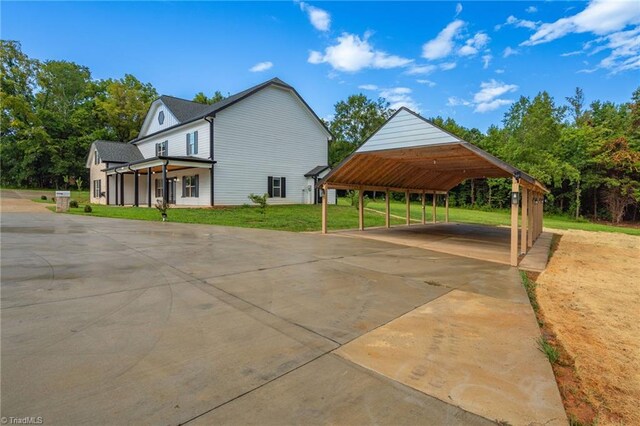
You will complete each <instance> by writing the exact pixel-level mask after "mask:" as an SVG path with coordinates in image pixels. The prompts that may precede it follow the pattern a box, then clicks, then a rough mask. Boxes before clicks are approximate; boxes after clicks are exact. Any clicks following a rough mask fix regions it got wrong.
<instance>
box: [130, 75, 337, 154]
mask: <svg viewBox="0 0 640 426" xmlns="http://www.w3.org/2000/svg"><path fill="white" fill-rule="evenodd" d="M269 86H278V87H281V88H284V89H288V90H291V91H292V92H293V93H294V94H295V95H296V97H297V98H298V99H299V100H300V101H302V103H303V104H304V106H305V107H306V108H307V110H309V112H311V114H312V115H313V117H314V118H315V119H316V120H317V121H318V123H319V124H320V125H321V126H322V128H323V129H324V130H325V131H326V132H327V134H329V135H330V136H331V137H333V135H332V134H331V131H329V129H328V128H327V126H326V125H325V124H324V122H323V121H322V120H321V119H320V117H318V116H317V114H316V113H315V111H313V110H312V109H311V107H310V106H309V104H307V102H305V100H304V99H303V98H302V96H300V94H299V93H298V92H297V91H296V89H294V88H293V86H290V85H289V84H287V83H285V82H284V81H282V80H280V79H279V78H277V77H275V78H272V79H271V80H267V81H265V82H263V83H260V84H258V85H255V86H253V87H250V88H248V89H246V90H243V91H242V92H238V93H236V94H234V95H231V96H228V97H226V98H224V99H223V100H221V101H219V102H216V103H214V104H211V105H205V104H200V103H198V102H193V101H189V100H186V99H180V98H175V97H173V96H166V95H163V96H161V97H160V98H159V99H160V100H161V101H162V102H163V103H164V104H165V105H166V107H167V108H169V110H170V111H171V113H172V114H173V115H174V116H175V117H176V119H177V120H178V121H180V123H178V124H177V125H174V126H171V127H168V128H166V129H162V130H160V131H158V132H155V133H151V134H148V135H144V136H142V137H139V138H136V139H134V140H132V141H131V143H136V142H138V141H141V140H144V139H146V138H149V137H151V136H155V135H157V134H160V133H162V132H165V131H167V130H170V129H173V128H175V127H178V126H182V125H183V124H187V123H190V122H192V121H196V120H200V119H204V118H207V117H214V116H215V114H216V113H217V112H219V111H222V110H223V109H225V108H228V107H230V106H231V105H233V104H235V103H237V102H240V101H241V100H243V99H245V98H247V97H249V96H251V95H253V94H254V93H256V92H258V91H260V90H262V89H264V88H266V87H269ZM165 100H167V101H168V102H169V103H165ZM173 108H175V110H174V109H173Z"/></svg>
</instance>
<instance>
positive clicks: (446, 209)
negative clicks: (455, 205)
mask: <svg viewBox="0 0 640 426" xmlns="http://www.w3.org/2000/svg"><path fill="white" fill-rule="evenodd" d="M444 221H445V222H447V223H449V193H448V192H447V193H446V195H445V196H444Z"/></svg>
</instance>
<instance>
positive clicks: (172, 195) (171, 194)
mask: <svg viewBox="0 0 640 426" xmlns="http://www.w3.org/2000/svg"><path fill="white" fill-rule="evenodd" d="M167 203H168V204H175V203H176V178H170V179H167Z"/></svg>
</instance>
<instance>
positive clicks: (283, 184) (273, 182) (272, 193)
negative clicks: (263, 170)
mask: <svg viewBox="0 0 640 426" xmlns="http://www.w3.org/2000/svg"><path fill="white" fill-rule="evenodd" d="M267 188H268V193H269V197H271V198H286V196H287V179H286V178H285V177H281V176H269V179H268V181H267Z"/></svg>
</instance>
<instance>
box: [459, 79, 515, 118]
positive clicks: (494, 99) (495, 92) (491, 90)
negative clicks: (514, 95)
mask: <svg viewBox="0 0 640 426" xmlns="http://www.w3.org/2000/svg"><path fill="white" fill-rule="evenodd" d="M516 90H518V86H516V85H515V84H505V83H502V82H500V81H496V80H494V79H491V80H489V81H485V82H482V83H480V90H479V91H478V92H476V93H475V94H474V95H473V99H472V100H466V99H462V98H458V97H455V96H452V97H450V98H448V99H447V106H468V107H472V108H473V111H474V112H478V113H485V112H489V111H493V110H496V109H498V108H500V107H501V106H505V105H510V104H511V103H513V100H511V99H505V98H503V97H502V96H503V95H506V94H507V93H511V92H515V91H516Z"/></svg>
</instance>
